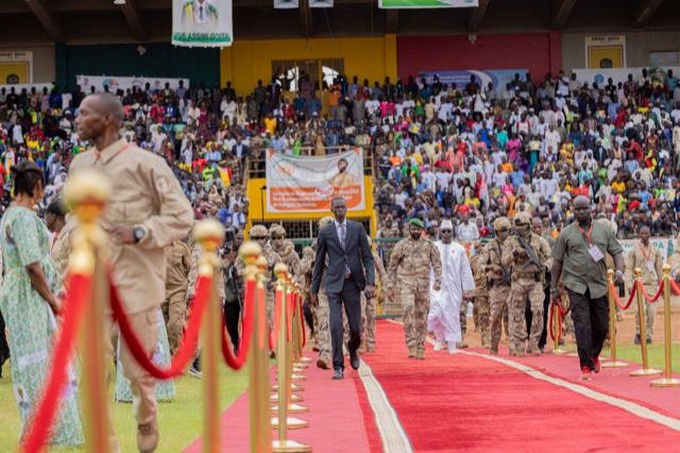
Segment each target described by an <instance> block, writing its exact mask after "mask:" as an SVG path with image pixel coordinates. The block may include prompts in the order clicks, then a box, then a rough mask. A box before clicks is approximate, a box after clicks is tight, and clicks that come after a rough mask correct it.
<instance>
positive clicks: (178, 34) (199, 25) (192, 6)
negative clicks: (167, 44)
mask: <svg viewBox="0 0 680 453" xmlns="http://www.w3.org/2000/svg"><path fill="white" fill-rule="evenodd" d="M233 41H234V23H233V21H232V0H173V2H172V44H173V45H175V46H184V47H225V46H231V44H232V43H233Z"/></svg>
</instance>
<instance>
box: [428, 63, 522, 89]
mask: <svg viewBox="0 0 680 453" xmlns="http://www.w3.org/2000/svg"><path fill="white" fill-rule="evenodd" d="M527 72H528V69H524V68H523V69H491V70H487V71H477V70H472V69H469V70H460V71H423V72H420V73H419V74H418V79H420V78H422V77H425V80H427V82H428V83H432V81H433V80H434V76H435V75H436V76H439V82H440V83H445V84H447V85H448V86H451V84H452V83H455V84H456V87H457V88H458V89H459V90H464V89H465V86H466V85H467V84H468V83H470V76H475V81H476V82H477V83H478V84H479V85H480V86H482V87H484V88H486V87H488V86H489V82H491V83H493V86H494V88H498V87H501V88H505V85H507V84H508V83H510V82H512V81H513V80H514V78H515V74H519V75H520V77H521V79H522V80H524V77H525V75H526V73H527Z"/></svg>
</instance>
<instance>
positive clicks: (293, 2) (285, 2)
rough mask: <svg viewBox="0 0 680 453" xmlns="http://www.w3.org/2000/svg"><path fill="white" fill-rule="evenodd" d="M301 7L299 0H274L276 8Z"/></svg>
mask: <svg viewBox="0 0 680 453" xmlns="http://www.w3.org/2000/svg"><path fill="white" fill-rule="evenodd" d="M299 7H300V1H299V0H274V9H295V8H299Z"/></svg>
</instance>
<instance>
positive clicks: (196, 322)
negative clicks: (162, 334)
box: [109, 275, 212, 379]
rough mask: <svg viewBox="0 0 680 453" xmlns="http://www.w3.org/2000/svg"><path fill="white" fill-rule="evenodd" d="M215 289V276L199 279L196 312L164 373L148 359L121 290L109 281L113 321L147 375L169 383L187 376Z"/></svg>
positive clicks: (194, 305) (195, 302) (192, 311)
mask: <svg viewBox="0 0 680 453" xmlns="http://www.w3.org/2000/svg"><path fill="white" fill-rule="evenodd" d="M211 285H212V276H202V275H201V276H199V277H198V280H197V281H196V295H195V297H194V302H193V309H192V310H191V315H190V316H189V321H188V323H187V328H186V331H185V334H184V339H183V341H182V345H181V346H180V349H179V351H178V352H177V354H175V356H174V357H173V358H172V362H171V364H170V366H169V367H168V368H167V369H165V370H163V369H161V368H158V367H157V366H156V364H155V363H153V361H152V360H151V357H149V354H148V353H147V351H145V350H144V347H143V346H142V343H141V341H140V340H139V338H138V337H137V334H135V332H134V330H133V329H132V326H131V325H130V321H129V320H128V318H127V316H126V315H125V312H124V311H123V305H122V303H121V300H120V297H119V295H118V290H117V289H116V286H115V285H114V284H113V282H112V281H111V279H110V278H109V289H110V293H111V310H112V311H113V316H114V320H116V321H117V322H118V325H119V326H120V332H121V334H122V335H123V338H124V339H125V342H126V343H127V345H128V347H129V348H130V352H131V353H132V355H133V356H134V357H135V360H137V363H139V364H140V365H141V366H142V367H143V368H144V369H145V370H146V371H148V372H149V373H150V374H151V375H152V376H153V377H155V378H157V379H170V378H173V377H177V376H179V375H181V374H182V373H183V372H184V369H185V368H186V367H187V365H189V363H190V362H191V361H192V360H193V359H194V353H195V352H196V348H197V346H198V331H199V329H200V327H201V324H202V321H203V315H204V313H205V309H206V307H207V306H208V301H209V299H210V287H211Z"/></svg>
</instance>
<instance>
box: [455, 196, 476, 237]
mask: <svg viewBox="0 0 680 453" xmlns="http://www.w3.org/2000/svg"><path fill="white" fill-rule="evenodd" d="M458 216H459V218H460V223H459V224H458V226H457V227H456V239H458V241H460V242H474V241H476V240H477V239H479V229H478V228H477V225H475V224H474V223H472V222H470V209H469V208H468V207H467V206H465V205H463V206H461V207H460V208H459V209H458Z"/></svg>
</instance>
